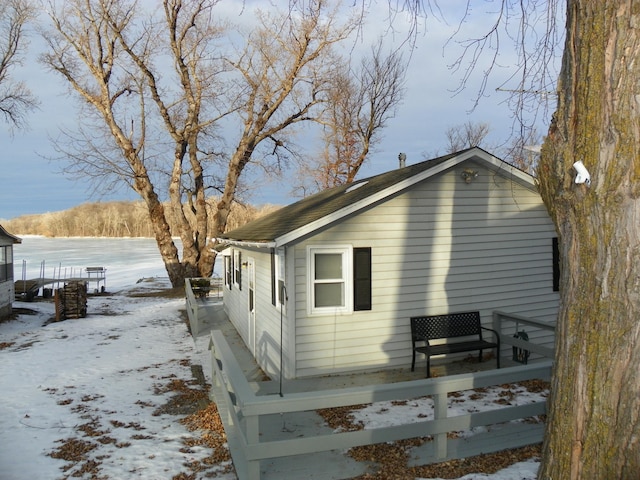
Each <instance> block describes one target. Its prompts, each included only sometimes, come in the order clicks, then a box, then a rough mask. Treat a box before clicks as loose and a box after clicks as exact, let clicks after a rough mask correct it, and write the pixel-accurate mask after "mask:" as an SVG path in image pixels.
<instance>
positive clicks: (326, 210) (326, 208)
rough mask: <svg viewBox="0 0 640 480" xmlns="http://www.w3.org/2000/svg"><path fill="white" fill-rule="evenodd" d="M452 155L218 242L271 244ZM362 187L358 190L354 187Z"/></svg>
mask: <svg viewBox="0 0 640 480" xmlns="http://www.w3.org/2000/svg"><path fill="white" fill-rule="evenodd" d="M468 150H470V149H468ZM466 151H467V150H463V151H462V152H456V153H452V154H449V155H445V156H442V157H438V158H434V159H432V160H427V161H424V162H420V163H416V164H414V165H410V166H408V167H404V168H398V169H395V170H392V171H390V172H387V173H382V174H380V175H376V176H374V177H370V178H364V179H362V180H356V181H355V182H353V183H351V184H348V185H340V186H338V187H334V188H330V189H328V190H324V191H322V192H319V193H317V194H315V195H311V196H309V197H307V198H304V199H302V200H300V201H298V202H296V203H293V204H291V205H288V206H286V207H283V208H281V209H280V210H277V211H275V212H273V213H271V214H269V215H265V216H264V217H261V218H259V219H257V220H254V221H253V222H249V223H247V224H245V225H243V226H242V227H239V228H236V229H235V230H231V231H229V232H227V233H226V234H224V235H222V236H221V237H220V238H221V239H224V240H231V241H238V242H272V241H274V240H275V239H277V238H278V237H281V236H282V235H285V234H287V233H289V232H292V231H294V230H296V229H298V228H300V227H303V226H304V225H307V224H309V223H311V222H313V221H315V220H319V219H321V218H323V217H325V216H327V215H330V214H332V213H334V212H337V211H338V210H340V209H342V208H344V207H347V206H349V205H351V204H353V203H355V202H358V201H360V200H363V199H365V198H367V197H369V196H371V195H373V194H375V193H377V192H380V191H381V190H384V189H385V188H387V187H390V186H392V185H394V184H396V183H398V182H401V181H403V180H406V179H408V178H411V177H413V176H414V175H417V174H418V173H421V172H424V171H426V170H428V169H430V168H433V167H435V166H436V165H439V164H441V163H443V162H445V161H447V160H449V159H451V158H453V157H455V156H457V155H460V154H461V153H464V152H466ZM359 184H363V185H362V186H360V187H358V188H354V187H355V186H357V185H359Z"/></svg>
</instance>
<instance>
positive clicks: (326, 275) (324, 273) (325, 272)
mask: <svg viewBox="0 0 640 480" xmlns="http://www.w3.org/2000/svg"><path fill="white" fill-rule="evenodd" d="M315 262H316V264H315V267H316V268H315V272H316V280H327V279H332V278H333V279H336V278H340V279H341V278H342V254H341V253H317V254H316V255H315Z"/></svg>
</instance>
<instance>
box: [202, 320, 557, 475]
mask: <svg viewBox="0 0 640 480" xmlns="http://www.w3.org/2000/svg"><path fill="white" fill-rule="evenodd" d="M210 349H211V364H212V376H213V379H212V384H213V385H212V396H213V399H214V400H215V402H216V404H217V406H218V410H219V412H220V416H221V419H222V421H223V424H224V426H225V431H226V434H227V440H228V444H229V448H230V450H231V455H232V458H233V461H234V465H235V468H236V472H237V474H238V477H239V479H240V480H259V479H260V478H261V471H263V473H264V469H265V468H268V466H265V465H268V464H270V463H271V462H270V461H272V460H273V459H277V458H280V457H290V456H295V455H304V454H313V453H317V452H326V451H330V450H344V449H349V448H351V447H356V446H361V445H371V444H377V443H383V442H393V441H396V440H403V439H408V438H419V437H425V436H432V437H433V441H432V442H427V443H426V444H425V445H424V446H423V447H420V448H421V449H420V451H419V456H420V462H421V464H428V463H434V462H439V461H444V460H448V459H453V458H463V457H468V456H472V455H478V454H481V453H488V452H494V451H499V450H504V449H506V448H514V447H518V446H524V445H530V444H534V443H539V442H541V441H542V437H543V431H544V426H543V425H542V424H540V423H529V422H513V421H517V420H521V419H525V418H530V417H534V416H537V415H543V414H545V413H546V402H544V401H540V402H535V403H530V404H527V405H520V406H506V407H504V408H500V409H498V410H493V411H487V412H478V413H469V414H465V415H456V416H448V411H447V395H448V393H449V392H458V391H464V390H469V389H474V388H482V387H488V386H492V385H502V384H506V383H515V382H520V381H525V380H530V379H543V380H548V379H549V378H550V376H551V361H544V362H539V363H536V364H532V365H523V366H517V367H509V368H503V369H500V370H491V371H484V372H479V373H469V374H462V375H452V376H448V377H441V378H429V379H423V380H416V381H409V382H399V383H391V384H380V385H369V386H363V387H353V388H343V389H336V390H322V391H311V392H303V393H288V394H286V395H284V396H279V395H258V394H256V393H255V392H254V389H252V388H251V385H250V384H249V383H248V382H247V380H246V378H245V376H244V374H243V372H242V370H241V368H240V366H239V365H238V363H237V361H236V359H235V357H234V355H233V353H232V351H231V348H230V347H229V345H228V344H227V341H226V340H225V338H224V335H223V334H222V333H221V332H220V331H213V332H211V340H210ZM425 396H431V397H432V399H433V403H434V418H433V420H425V421H420V422H419V423H410V424H405V425H394V426H390V427H384V428H376V429H367V430H359V431H348V432H338V433H335V432H333V433H329V434H320V435H318V434H317V433H316V434H314V435H312V436H296V438H294V439H289V440H282V439H278V440H272V439H270V435H269V432H267V431H263V430H261V427H262V428H263V429H264V428H265V427H264V426H265V425H267V424H268V422H266V421H261V419H263V420H266V418H267V417H269V416H273V415H282V414H284V413H292V412H310V413H313V412H314V411H315V410H318V409H325V408H334V407H343V406H351V405H358V404H366V403H372V402H379V401H392V400H408V399H413V398H420V397H425ZM509 422H512V423H509ZM497 424H505V425H503V428H500V429H496V430H494V431H487V432H485V433H481V434H476V435H472V436H470V437H466V438H449V437H448V435H447V434H448V433H449V432H457V431H463V430H468V429H470V428H472V427H478V426H491V425H497ZM452 437H453V436H452ZM261 462H262V467H261ZM314 478H321V477H318V476H317V475H316V476H315V477H314Z"/></svg>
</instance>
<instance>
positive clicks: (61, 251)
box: [13, 235, 181, 291]
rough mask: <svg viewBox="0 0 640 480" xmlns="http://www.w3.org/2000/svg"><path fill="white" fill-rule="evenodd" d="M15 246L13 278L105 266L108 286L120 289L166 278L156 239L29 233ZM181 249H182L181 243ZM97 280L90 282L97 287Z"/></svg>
mask: <svg viewBox="0 0 640 480" xmlns="http://www.w3.org/2000/svg"><path fill="white" fill-rule="evenodd" d="M20 238H21V239H22V243H21V244H17V245H14V249H13V262H14V279H15V280H16V281H17V280H22V279H23V278H26V279H31V278H38V277H40V276H41V269H42V267H43V262H44V275H43V276H44V277H47V278H59V277H65V276H66V277H71V276H83V277H85V276H86V272H85V268H86V267H105V268H106V269H107V272H106V288H107V290H108V291H117V290H119V289H122V288H124V287H127V286H131V285H133V284H135V283H136V282H137V281H138V280H139V279H141V278H150V277H164V278H166V277H167V272H166V270H165V268H164V264H163V262H162V258H161V257H160V253H159V252H158V246H157V245H156V241H155V239H153V238H76V237H74V238H46V237H39V236H31V235H26V236H23V237H20ZM177 246H178V249H179V250H180V249H181V245H180V244H179V242H178V243H177ZM94 287H95V283H92V284H90V285H89V288H94Z"/></svg>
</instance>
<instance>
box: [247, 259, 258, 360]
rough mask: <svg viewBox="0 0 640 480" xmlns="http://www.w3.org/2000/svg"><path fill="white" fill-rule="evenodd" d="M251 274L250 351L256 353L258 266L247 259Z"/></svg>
mask: <svg viewBox="0 0 640 480" xmlns="http://www.w3.org/2000/svg"><path fill="white" fill-rule="evenodd" d="M247 273H248V274H249V275H248V276H249V278H248V280H249V305H248V306H249V350H251V353H253V354H254V355H255V353H256V266H255V260H254V259H253V258H248V259H247Z"/></svg>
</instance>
